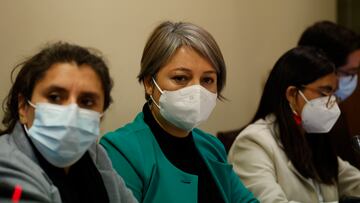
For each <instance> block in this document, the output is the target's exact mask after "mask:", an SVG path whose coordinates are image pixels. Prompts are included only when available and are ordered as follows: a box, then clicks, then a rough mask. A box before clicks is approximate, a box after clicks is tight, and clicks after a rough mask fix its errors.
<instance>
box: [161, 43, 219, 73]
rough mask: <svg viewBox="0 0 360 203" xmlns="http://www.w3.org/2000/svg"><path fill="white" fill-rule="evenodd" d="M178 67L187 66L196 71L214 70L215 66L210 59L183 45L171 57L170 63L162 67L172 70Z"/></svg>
mask: <svg viewBox="0 0 360 203" xmlns="http://www.w3.org/2000/svg"><path fill="white" fill-rule="evenodd" d="M177 68H186V69H189V70H190V71H195V72H214V71H215V68H214V67H213V66H212V64H211V63H210V61H209V60H208V59H207V58H205V57H203V56H202V55H200V54H199V53H198V52H197V51H196V50H194V49H193V48H191V47H187V46H181V47H180V48H178V49H177V51H176V52H175V54H174V55H173V56H172V57H171V58H170V59H169V61H168V63H167V64H165V66H164V67H162V68H161V69H160V71H161V70H162V69H165V70H164V71H171V70H174V69H177Z"/></svg>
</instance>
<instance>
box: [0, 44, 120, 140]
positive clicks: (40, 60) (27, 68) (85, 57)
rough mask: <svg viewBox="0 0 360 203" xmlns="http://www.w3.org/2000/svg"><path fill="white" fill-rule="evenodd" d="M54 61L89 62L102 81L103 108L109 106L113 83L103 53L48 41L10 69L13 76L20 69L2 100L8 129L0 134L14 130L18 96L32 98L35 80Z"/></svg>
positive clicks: (4, 121) (37, 79)
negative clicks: (47, 43) (40, 48)
mask: <svg viewBox="0 0 360 203" xmlns="http://www.w3.org/2000/svg"><path fill="white" fill-rule="evenodd" d="M55 63H76V64H77V65H79V66H80V65H84V64H86V65H89V66H90V67H91V68H92V69H93V70H94V71H95V73H96V74H97V75H98V76H99V78H100V80H101V83H102V88H103V90H104V110H105V109H107V108H108V107H109V105H110V103H111V101H112V99H111V95H110V91H111V89H112V87H113V82H112V80H111V78H110V74H109V69H108V67H107V65H106V63H105V62H104V59H103V58H102V57H101V55H100V52H98V51H96V50H94V49H88V48H84V47H81V46H78V45H74V44H69V43H65V42H57V43H54V44H49V45H47V46H46V47H45V48H44V49H42V50H41V51H40V52H39V53H37V54H35V55H34V56H32V57H31V58H29V59H27V60H25V61H24V62H22V63H20V64H19V65H17V66H16V67H15V68H14V69H13V71H12V72H11V75H13V74H14V72H15V70H16V69H17V68H20V70H19V73H18V74H17V76H16V79H15V81H14V82H13V85H12V87H11V89H10V91H9V93H8V95H7V97H6V98H5V100H4V101H3V103H2V108H3V111H4V112H5V116H4V118H3V120H2V123H3V124H4V126H5V129H4V130H0V135H2V134H6V133H10V132H12V130H13V129H14V126H15V124H16V123H17V122H18V120H19V112H18V105H19V101H18V96H19V95H22V96H24V97H25V98H26V99H31V96H32V93H33V89H34V87H35V85H36V83H37V82H38V81H39V80H40V79H41V78H42V77H43V76H44V75H45V73H46V71H47V70H49V68H50V67H51V66H52V65H53V64H55Z"/></svg>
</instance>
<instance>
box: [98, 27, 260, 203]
mask: <svg viewBox="0 0 360 203" xmlns="http://www.w3.org/2000/svg"><path fill="white" fill-rule="evenodd" d="M138 78H139V81H140V82H142V83H143V84H144V88H145V97H146V100H147V102H146V103H145V104H144V106H143V109H142V112H141V113H139V114H138V115H137V117H136V118H135V120H134V121H133V122H132V123H129V124H127V125H126V126H124V127H122V128H119V129H118V130H116V131H114V132H110V133H108V134H107V135H105V136H104V137H103V138H102V139H101V142H100V143H101V144H102V145H103V146H104V148H105V149H106V151H107V152H108V155H109V156H110V159H111V160H112V163H113V165H114V168H115V169H116V171H117V172H118V173H119V174H120V175H121V176H122V177H123V178H124V181H125V183H126V185H127V186H128V187H129V188H130V189H131V190H132V191H133V194H134V195H135V197H136V198H137V199H138V200H139V202H144V203H145V202H172V203H176V202H179V203H180V202H181V203H183V202H189V203H191V202H257V200H256V199H255V198H254V197H253V196H252V194H251V193H250V192H249V191H248V190H247V189H246V188H245V187H244V186H243V185H242V183H241V182H240V180H239V178H238V177H237V176H236V174H235V173H234V172H233V171H232V168H231V166H230V165H228V163H227V161H226V154H225V151H224V149H223V147H222V145H221V143H220V142H219V141H218V140H217V139H216V138H215V137H213V136H212V135H209V134H207V133H205V132H203V131H201V130H199V129H196V128H195V127H196V126H198V125H199V124H200V123H201V122H203V121H206V119H207V118H208V116H209V115H210V114H211V112H212V110H213V108H214V107H215V104H216V99H217V97H221V94H220V93H221V90H222V89H223V87H224V84H225V63H224V60H223V57H222V55H221V52H220V49H219V47H218V45H217V44H216V42H215V40H214V39H213V38H212V36H211V35H210V34H209V33H208V32H207V31H205V30H204V29H202V28H200V27H198V26H196V25H193V24H190V23H181V22H180V23H172V22H163V23H161V24H160V25H159V26H158V27H157V28H156V29H155V30H154V31H153V33H152V35H151V36H150V38H149V40H148V41H147V44H146V46H145V49H144V52H143V56H142V59H141V70H140V74H139V76H138Z"/></svg>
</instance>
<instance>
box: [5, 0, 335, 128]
mask: <svg viewBox="0 0 360 203" xmlns="http://www.w3.org/2000/svg"><path fill="white" fill-rule="evenodd" d="M324 19H327V20H332V21H334V20H335V19H336V1H335V0H271V1H267V0H224V1H215V0H181V1H171V0H151V1H148V0H101V1H100V0H76V1H74V0H63V1H55V0H32V1H29V0H15V1H14V0H1V1H0V29H1V32H0V67H1V68H0V99H1V100H2V99H3V98H4V97H5V96H6V94H7V92H8V90H9V88H10V85H11V82H10V72H11V69H12V67H13V66H14V65H15V64H16V63H18V62H20V61H21V60H23V59H24V58H25V57H27V56H30V55H33V54H34V53H35V52H36V51H38V50H39V48H41V47H42V46H43V45H44V44H45V43H46V42H48V41H57V40H63V41H69V42H73V43H77V44H79V45H83V46H90V47H96V48H98V49H99V50H101V51H102V52H103V53H104V55H105V56H106V57H107V59H108V62H109V65H110V68H111V74H112V77H113V79H114V81H115V88H114V90H113V93H112V95H113V98H114V100H115V102H114V103H113V105H112V106H111V108H110V109H109V111H108V112H107V113H106V117H105V120H104V122H103V126H102V127H103V131H105V132H106V131H109V130H114V129H116V128H117V127H120V126H122V125H123V124H125V123H127V122H129V121H131V120H132V119H133V118H134V116H135V115H136V114H137V112H139V111H140V110H141V108H142V105H143V104H144V102H145V101H144V98H143V95H144V94H143V88H142V85H140V84H138V83H137V80H136V76H137V73H138V71H139V69H140V58H141V54H142V49H143V46H144V45H145V41H146V39H147V37H148V36H149V34H150V32H151V31H152V29H153V28H154V27H155V26H156V25H157V24H158V23H159V22H161V21H162V20H175V21H190V22H193V23H196V24H198V25H200V26H202V27H204V28H205V29H207V30H208V31H209V32H210V33H212V34H213V36H214V37H215V39H216V40H217V42H218V43H219V45H220V48H221V49H222V51H223V54H224V57H225V60H226V63H227V66H228V78H227V85H226V88H225V91H224V95H225V96H226V97H227V98H228V99H229V101H227V102H223V103H222V102H219V103H218V105H217V107H216V109H215V111H214V113H213V114H212V116H211V118H210V120H209V121H208V122H207V123H205V124H204V125H203V126H202V128H203V129H205V130H207V131H209V132H211V133H216V132H217V131H220V130H230V129H234V128H238V127H241V126H242V125H244V124H245V123H246V122H248V121H249V119H250V118H251V117H252V116H253V114H254V112H255V110H256V107H257V104H258V101H259V97H260V94H261V89H262V85H263V83H264V80H265V79H266V77H267V74H268V72H269V70H270V69H271V68H272V66H273V64H274V62H275V60H276V59H277V58H279V56H280V55H281V54H282V53H284V52H285V51H286V50H288V49H290V48H291V47H293V46H295V44H296V42H297V39H298V38H299V36H300V33H301V32H302V31H303V30H304V29H305V28H306V27H307V26H308V25H310V24H312V23H314V22H315V21H318V20H324ZM2 115H3V113H2V112H1V113H0V116H1V117H2Z"/></svg>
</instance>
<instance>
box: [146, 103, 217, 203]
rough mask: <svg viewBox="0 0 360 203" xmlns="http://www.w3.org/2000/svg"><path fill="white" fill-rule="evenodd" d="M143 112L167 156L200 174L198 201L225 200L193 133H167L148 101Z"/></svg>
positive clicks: (186, 168) (176, 164)
mask: <svg viewBox="0 0 360 203" xmlns="http://www.w3.org/2000/svg"><path fill="white" fill-rule="evenodd" d="M143 113H144V121H145V123H146V124H147V125H148V126H149V127H150V129H151V131H152V133H153V134H154V136H155V138H156V141H157V142H158V144H159V146H160V148H161V150H162V152H163V153H164V154H165V156H166V158H167V159H168V160H169V161H170V162H171V163H172V164H173V165H175V166H176V167H177V168H179V169H180V170H182V171H184V172H186V173H190V174H193V175H197V176H198V202H199V203H203V202H204V203H205V202H206V203H209V202H216V203H221V202H224V200H223V199H222V197H221V194H220V191H219V188H218V187H217V186H216V183H215V181H214V178H213V177H212V175H211V173H210V171H209V169H208V167H207V165H206V164H205V161H204V160H203V158H202V157H201V154H200V152H199V151H198V150H197V148H196V146H195V143H194V139H193V135H192V133H191V132H190V133H189V135H188V136H186V137H184V138H179V137H175V136H172V135H171V134H169V133H167V132H166V131H165V130H164V129H162V128H161V127H160V125H159V124H158V123H157V121H156V120H155V119H154V117H153V115H152V113H151V110H150V108H149V105H148V104H147V103H146V104H145V105H144V107H143Z"/></svg>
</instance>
